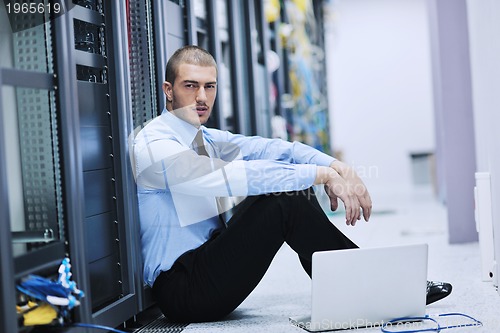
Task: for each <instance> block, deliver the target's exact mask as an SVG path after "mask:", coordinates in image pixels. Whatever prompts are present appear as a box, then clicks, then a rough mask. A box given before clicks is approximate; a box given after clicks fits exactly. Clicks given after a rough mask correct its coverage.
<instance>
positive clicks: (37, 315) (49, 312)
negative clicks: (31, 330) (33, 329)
mask: <svg viewBox="0 0 500 333" xmlns="http://www.w3.org/2000/svg"><path fill="white" fill-rule="evenodd" d="M23 317H24V326H34V325H47V324H50V323H52V321H53V320H54V319H56V318H57V312H56V310H55V309H54V308H53V307H52V306H50V305H48V304H42V305H40V306H39V307H38V308H36V309H34V310H32V311H29V312H28V313H26V314H24V315H23Z"/></svg>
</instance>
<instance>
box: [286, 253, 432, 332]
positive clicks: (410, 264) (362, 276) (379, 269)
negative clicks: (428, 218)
mask: <svg viewBox="0 0 500 333" xmlns="http://www.w3.org/2000/svg"><path fill="white" fill-rule="evenodd" d="M427 252H428V246H427V244H418V245H404V246H393V247H384V248H370V249H349V250H338V251H323V252H316V253H314V254H313V258H312V309H311V314H310V316H305V317H292V318H290V322H291V323H292V324H293V325H296V326H299V327H301V328H304V329H306V330H308V331H310V332H319V331H331V330H342V329H351V328H362V327H380V326H381V325H382V324H383V323H384V322H387V321H388V320H391V319H394V318H400V317H415V316H423V315H425V303H426V288H427Z"/></svg>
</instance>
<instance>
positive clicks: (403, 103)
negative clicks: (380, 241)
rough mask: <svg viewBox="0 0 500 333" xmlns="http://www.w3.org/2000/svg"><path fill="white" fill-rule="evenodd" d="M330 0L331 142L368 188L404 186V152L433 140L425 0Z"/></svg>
mask: <svg viewBox="0 0 500 333" xmlns="http://www.w3.org/2000/svg"><path fill="white" fill-rule="evenodd" d="M329 6H331V7H330V8H329V9H328V13H329V14H328V16H329V18H328V22H327V27H326V30H327V35H326V43H327V44H326V49H327V50H328V52H327V57H328V59H327V61H328V62H327V66H328V76H329V82H328V89H329V105H330V122H331V123H330V129H331V136H332V146H333V147H334V149H335V150H340V151H342V152H343V156H344V161H346V162H348V163H350V164H352V165H354V166H357V168H358V171H359V172H360V173H361V174H362V175H363V174H365V175H366V176H367V177H366V178H365V181H366V183H367V185H368V186H369V187H370V188H371V189H372V192H373V191H379V190H390V191H393V190H394V191H398V192H400V191H404V190H407V189H409V188H410V187H411V184H412V173H411V159H410V153H412V152H427V151H433V150H434V147H435V144H434V118H433V117H434V116H433V96H432V78H431V59H430V38H429V26H428V13H427V5H426V1H425V0H333V1H330V4H329ZM366 168H369V169H366ZM366 170H368V171H366Z"/></svg>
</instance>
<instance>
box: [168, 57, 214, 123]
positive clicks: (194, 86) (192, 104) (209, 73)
mask: <svg viewBox="0 0 500 333" xmlns="http://www.w3.org/2000/svg"><path fill="white" fill-rule="evenodd" d="M163 91H164V93H165V96H166V98H167V109H168V110H169V111H170V112H172V113H173V114H174V115H175V116H177V117H178V118H181V119H182V120H184V121H186V122H188V123H190V124H191V125H193V126H196V127H200V125H202V124H205V123H206V122H207V120H208V118H209V117H210V114H211V113H212V107H213V105H214V101H215V96H216V95H217V70H216V68H215V67H213V66H197V65H192V64H181V65H180V66H179V68H178V72H177V77H176V78H175V82H174V85H172V84H171V83H170V82H166V81H165V82H164V83H163Z"/></svg>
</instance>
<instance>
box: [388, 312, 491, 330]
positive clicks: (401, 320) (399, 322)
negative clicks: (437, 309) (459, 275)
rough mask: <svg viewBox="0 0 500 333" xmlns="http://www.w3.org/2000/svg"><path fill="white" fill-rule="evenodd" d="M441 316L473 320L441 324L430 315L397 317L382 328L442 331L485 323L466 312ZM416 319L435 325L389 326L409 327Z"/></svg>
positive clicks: (442, 315)
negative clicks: (422, 326)
mask: <svg viewBox="0 0 500 333" xmlns="http://www.w3.org/2000/svg"><path fill="white" fill-rule="evenodd" d="M437 317H439V318H444V317H464V318H467V319H470V320H471V322H469V323H465V324H455V325H447V326H441V325H440V324H439V322H438V320H436V319H434V318H432V317H431V316H429V315H426V316H424V317H402V318H396V319H391V320H389V321H388V322H386V323H384V324H383V325H382V326H381V327H380V329H381V330H382V332H384V333H417V332H441V331H442V330H446V329H452V328H460V327H480V326H483V323H482V322H481V321H479V320H477V319H476V318H474V317H472V316H469V315H467V314H464V313H459V312H452V313H442V314H439V315H437ZM415 321H422V322H423V321H427V322H431V323H432V324H434V325H435V326H434V327H429V328H421V329H416V330H398V329H396V330H390V329H388V327H393V326H396V327H401V326H403V327H407V325H408V323H409V322H415Z"/></svg>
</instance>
